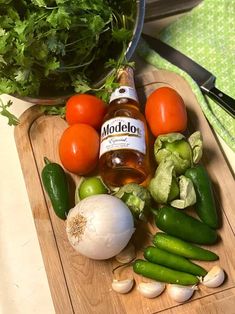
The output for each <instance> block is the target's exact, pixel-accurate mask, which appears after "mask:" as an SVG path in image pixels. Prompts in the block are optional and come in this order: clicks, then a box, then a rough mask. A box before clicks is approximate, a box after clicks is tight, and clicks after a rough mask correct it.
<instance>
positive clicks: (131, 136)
mask: <svg viewBox="0 0 235 314" xmlns="http://www.w3.org/2000/svg"><path fill="white" fill-rule="evenodd" d="M118 149H132V150H137V151H139V152H140V153H143V154H145V153H146V144H145V129H144V123H143V122H142V121H140V120H137V119H133V118H127V117H116V118H113V119H110V120H108V121H106V122H105V123H104V124H103V125H102V128H101V137H100V157H101V156H102V155H103V154H104V153H106V152H109V151H113V150H118Z"/></svg>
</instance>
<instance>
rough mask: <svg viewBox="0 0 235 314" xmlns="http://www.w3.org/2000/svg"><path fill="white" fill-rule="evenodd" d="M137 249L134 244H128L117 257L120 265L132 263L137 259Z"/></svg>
mask: <svg viewBox="0 0 235 314" xmlns="http://www.w3.org/2000/svg"><path fill="white" fill-rule="evenodd" d="M135 256H136V254H135V247H134V245H133V244H132V243H128V245H127V246H126V247H125V248H124V249H123V250H122V251H121V252H120V253H119V254H118V255H116V256H115V258H116V260H117V261H118V262H119V263H122V264H127V263H129V262H131V261H132V260H133V259H134V258H135Z"/></svg>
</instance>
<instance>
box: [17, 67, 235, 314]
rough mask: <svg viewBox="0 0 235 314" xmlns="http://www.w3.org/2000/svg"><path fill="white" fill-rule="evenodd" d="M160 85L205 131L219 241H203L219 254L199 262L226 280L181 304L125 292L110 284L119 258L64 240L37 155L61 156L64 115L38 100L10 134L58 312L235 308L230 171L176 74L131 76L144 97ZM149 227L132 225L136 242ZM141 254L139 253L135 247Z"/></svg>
mask: <svg viewBox="0 0 235 314" xmlns="http://www.w3.org/2000/svg"><path fill="white" fill-rule="evenodd" d="M162 85H168V86H172V87H173V88H175V89H176V90H177V91H178V92H179V93H180V94H181V96H182V97H183V99H184V101H185V104H186V106H187V111H188V114H189V131H190V133H191V132H193V131H195V130H200V131H201V132H202V135H203V141H204V153H203V163H204V165H205V166H206V168H207V170H208V172H209V174H210V176H211V179H212V181H213V186H214V189H215V195H216V200H217V205H218V210H219V212H220V216H221V220H222V227H221V228H220V229H219V231H218V232H219V236H220V240H219V241H218V243H217V244H216V245H213V246H210V247H208V248H210V249H211V250H213V251H214V252H216V253H217V254H218V255H219V256H220V260H219V262H218V261H217V262H199V264H200V265H202V266H203V267H205V268H206V269H208V270H209V269H210V268H211V267H212V266H213V265H215V264H220V265H221V266H222V267H223V268H224V269H225V271H226V274H227V277H226V281H225V283H224V284H223V285H222V286H221V287H219V288H216V289H212V288H206V287H203V286H201V285H200V286H199V290H198V291H196V293H195V294H194V296H193V298H192V299H191V300H190V301H189V302H187V303H185V304H178V303H176V302H174V301H172V300H171V299H170V298H169V296H168V294H167V292H166V291H165V292H163V294H162V295H161V296H159V297H158V298H156V299H152V300H150V299H146V298H144V297H142V296H141V295H140V294H139V293H138V291H137V289H136V286H135V287H134V288H133V290H132V291H131V292H130V293H129V294H126V295H120V294H117V293H115V292H114V291H112V289H111V282H112V279H113V274H112V269H113V268H114V267H115V266H117V265H118V263H117V262H116V261H115V260H114V259H110V260H107V261H94V260H89V259H87V258H85V257H83V256H81V255H79V254H78V253H76V252H75V251H74V250H73V248H72V247H71V246H70V244H69V242H68V240H67V237H66V233H65V222H64V221H62V220H60V219H59V218H58V217H57V216H55V214H54V211H53V209H52V207H51V204H50V201H49V199H48V197H47V195H46V194H45V192H44V190H43V187H42V183H41V179H40V173H41V170H42V168H43V166H44V165H43V158H44V156H46V157H48V158H49V159H50V160H52V161H55V162H58V163H60V160H59V156H58V142H59V139H60V136H61V134H62V132H63V130H64V129H65V128H66V127H67V125H66V122H65V121H64V120H63V119H61V118H59V117H57V116H45V115H43V114H41V112H40V110H39V107H38V106H33V107H31V108H29V109H28V110H27V111H26V112H24V113H23V115H22V116H21V117H20V121H21V122H20V124H19V125H18V126H17V127H16V128H15V141H16V146H17V149H18V153H19V158H20V162H21V166H22V171H23V174H24V178H25V183H26V187H27V191H28V196H29V200H30V204H31V208H32V213H33V217H34V221H35V226H36V230H37V234H38V239H39V243H40V247H41V251H42V256H43V260H44V264H45V269H46V272H47V276H48V281H49V285H50V289H51V294H52V298H53V302H54V306H55V310H56V313H61V314H62V313H63V314H67V313H68V314H69V313H79V314H91V313H97V314H99V313H102V314H106V313H107V314H125V313H128V314H132V313H139V314H142V313H143V314H147V313H167V314H173V313H174V314H175V313H180V314H183V313H190V314H194V313H207V314H209V313H213V314H214V313H226V314H232V313H235V254H234V246H235V237H234V233H235V206H234V197H233V195H232V194H233V193H234V192H233V191H234V178H233V176H232V173H231V171H230V169H229V167H228V165H227V163H226V160H225V158H224V156H223V154H222V152H221V150H220V147H219V144H218V143H217V141H216V139H215V136H214V134H213V132H212V130H211V128H210V126H209V124H208V123H207V120H206V119H205V117H204V115H203V114H202V111H201V109H200V106H199V104H198V103H197V100H196V98H195V96H194V94H193V93H192V91H191V89H190V87H189V85H188V84H187V83H186V81H184V80H183V79H182V78H181V77H180V76H178V75H176V74H173V73H170V72H167V71H154V72H150V73H148V74H146V75H142V76H140V77H137V79H136V86H137V90H138V94H139V97H140V100H141V102H142V103H143V104H144V103H145V99H146V96H147V95H148V94H149V93H150V92H151V91H153V90H154V89H155V88H157V87H159V86H162ZM68 179H69V183H70V191H71V199H72V198H73V195H74V190H75V186H76V183H77V182H78V181H79V177H77V176H75V175H71V174H68ZM149 231H151V232H152V233H153V232H156V231H157V229H156V228H155V227H153V225H152V224H150V223H149V224H148V225H144V224H142V225H140V226H139V227H138V230H137V233H136V234H135V236H134V238H133V242H134V243H135V245H136V247H139V248H141V247H143V245H147V244H148V242H149V241H150V239H149ZM140 239H141V241H140ZM139 256H140V257H141V256H142V253H141V250H140V251H139ZM116 276H117V277H118V278H126V277H127V276H134V278H135V281H136V284H138V282H141V281H146V280H145V279H144V278H141V277H140V276H138V275H135V274H133V272H132V270H131V268H130V267H129V268H128V267H127V268H124V269H122V270H120V271H117V272H116Z"/></svg>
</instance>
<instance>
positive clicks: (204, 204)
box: [185, 165, 219, 229]
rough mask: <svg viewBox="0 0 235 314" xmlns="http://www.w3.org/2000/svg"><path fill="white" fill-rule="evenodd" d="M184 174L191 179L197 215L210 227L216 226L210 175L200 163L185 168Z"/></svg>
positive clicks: (216, 215)
mask: <svg viewBox="0 0 235 314" xmlns="http://www.w3.org/2000/svg"><path fill="white" fill-rule="evenodd" d="M185 176H186V177H187V178H189V179H191V180H192V182H193V185H194V188H195V192H196V196H197V202H196V204H195V205H194V207H195V210H196V212H197V215H198V217H199V218H200V219H201V220H202V221H203V222H204V223H206V224H207V225H208V226H210V227H211V228H215V229H216V228H218V227H219V221H218V214H217V210H216V204H215V199H214V195H213V190H212V184H211V180H210V177H209V175H208V173H207V171H206V169H205V168H204V167H203V166H202V165H197V166H195V167H194V168H190V169H187V171H186V172H185Z"/></svg>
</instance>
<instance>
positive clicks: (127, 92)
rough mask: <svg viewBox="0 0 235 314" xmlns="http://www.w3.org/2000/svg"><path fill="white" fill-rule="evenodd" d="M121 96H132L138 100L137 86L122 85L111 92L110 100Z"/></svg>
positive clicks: (131, 97)
mask: <svg viewBox="0 0 235 314" xmlns="http://www.w3.org/2000/svg"><path fill="white" fill-rule="evenodd" d="M119 98H130V99H133V100H135V101H137V102H138V96H137V93H136V90H135V88H133V87H130V86H120V87H119V88H117V89H115V91H114V92H113V93H112V94H111V97H110V102H111V101H113V100H115V99H119Z"/></svg>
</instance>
